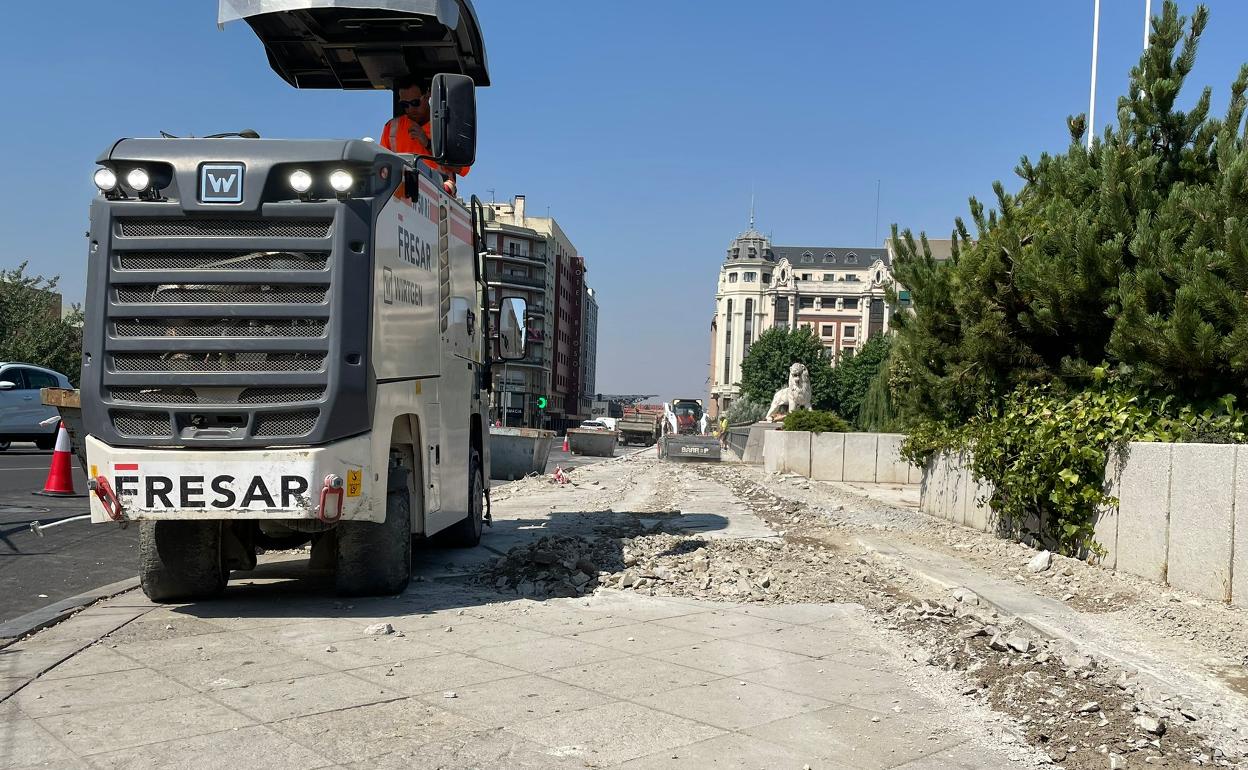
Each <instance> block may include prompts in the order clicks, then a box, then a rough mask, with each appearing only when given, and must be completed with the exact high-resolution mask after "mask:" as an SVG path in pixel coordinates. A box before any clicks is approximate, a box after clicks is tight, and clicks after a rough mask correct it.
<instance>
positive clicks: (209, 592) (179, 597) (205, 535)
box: [139, 520, 230, 602]
mask: <svg viewBox="0 0 1248 770" xmlns="http://www.w3.org/2000/svg"><path fill="white" fill-rule="evenodd" d="M221 539H222V531H221V522H219V521H181V520H179V521H141V522H139V584H140V585H142V586H143V593H145V594H147V598H149V599H151V600H152V601H154V602H176V601H187V600H190V599H210V598H212V597H214V596H220V595H221V593H222V592H223V591H225V584H226V582H227V581H228V580H229V577H230V574H229V570H227V569H226V568H225V562H224V559H223V558H222V550H221Z"/></svg>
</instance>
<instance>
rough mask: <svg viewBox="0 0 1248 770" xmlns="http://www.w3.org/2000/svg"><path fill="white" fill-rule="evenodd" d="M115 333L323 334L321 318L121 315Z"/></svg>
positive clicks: (251, 335) (185, 335)
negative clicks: (152, 316)
mask: <svg viewBox="0 0 1248 770" xmlns="http://www.w3.org/2000/svg"><path fill="white" fill-rule="evenodd" d="M113 328H114V330H115V331H114V333H115V334H116V335H117V336H118V337H297V338H299V339H316V338H318V337H322V336H324V334H325V321H324V320H323V319H320V318H274V319H267V318H149V319H142V318H122V319H118V320H117V321H115V322H114V327H113Z"/></svg>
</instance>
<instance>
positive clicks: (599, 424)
mask: <svg viewBox="0 0 1248 770" xmlns="http://www.w3.org/2000/svg"><path fill="white" fill-rule="evenodd" d="M581 427H582V428H584V429H585V430H612V428H611V426H610V425H608V424H607V423H606V421H605V420H601V419H594V420H586V421H585V422H583V423H581Z"/></svg>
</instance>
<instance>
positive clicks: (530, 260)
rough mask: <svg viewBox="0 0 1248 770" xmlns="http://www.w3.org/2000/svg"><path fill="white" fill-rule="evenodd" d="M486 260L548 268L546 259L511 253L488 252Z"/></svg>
mask: <svg viewBox="0 0 1248 770" xmlns="http://www.w3.org/2000/svg"><path fill="white" fill-rule="evenodd" d="M485 258H486V260H499V261H502V262H515V263H517V264H521V265H541V266H542V267H545V266H546V258H545V257H542V256H535V255H532V254H515V253H512V252H509V251H490V252H486V255H485Z"/></svg>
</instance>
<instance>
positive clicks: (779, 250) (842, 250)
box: [708, 216, 893, 416]
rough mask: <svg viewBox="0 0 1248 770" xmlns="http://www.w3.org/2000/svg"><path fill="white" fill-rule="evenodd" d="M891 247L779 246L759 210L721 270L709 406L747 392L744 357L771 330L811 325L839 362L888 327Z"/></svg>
mask: <svg viewBox="0 0 1248 770" xmlns="http://www.w3.org/2000/svg"><path fill="white" fill-rule="evenodd" d="M891 251H892V250H891V249H890V248H888V245H887V244H886V245H885V247H884V248H860V247H853V248H850V247H844V246H773V245H772V244H771V240H770V239H769V238H768V237H767V236H765V235H763V234H762V233H760V232H759V231H758V230H757V229H755V226H754V218H753V216H751V217H750V226H749V228H748V229H747V230H746V231H745V232H744V233H741V234H740V235H738V236H737V237H736V238H734V239H733V240H732V242H731V243H730V244H728V250H727V253H726V255H725V258H724V262H723V264H722V265H721V266H720V270H719V284H718V287H717V289H716V292H715V316H714V318H712V319H711V371H710V385H711V387H710V405H709V407H708V412H709V413H710V414H711V415H712V416H715V415H718V414H719V413H720V412H721V411H723V410H726V409H728V407H729V406H731V405H732V402H733V401H735V400H736V399H737V398H739V397H740V395H741V388H740V382H741V360H742V359H743V358H744V357H745V353H746V351H748V350H749V348H750V344H751V343H752V342H753V341H754V340H755V339H757V338H758V335H759V334H761V333H762V332H763V331H764V330H766V329H770V328H772V327H784V328H797V327H798V326H805V327H808V328H810V329H811V330H812V331H814V333H815V335H816V336H818V337H819V338H820V339H821V340H822V341H823V345H824V348H825V349H826V350H827V353H828V356H829V358H831V360H832V362H833V365H835V363H836V361H837V360H839V358H840V357H841V356H842V355H848V354H852V352H853V351H854V350H856V349H857V348H858V347H859V346H860V345H862V344H863V343H864V342H865V341H866V340H868V339H870V338H871V337H873V336H875V335H876V334H881V333H883V332H885V331H887V330H888V322H889V315H890V310H889V307H888V305H887V303H886V302H885V301H884V292H885V288H886V287H887V286H888V285H889V284H891V283H892V281H893V275H892V271H891V269H890V267H891V265H892V259H891Z"/></svg>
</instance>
